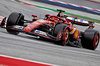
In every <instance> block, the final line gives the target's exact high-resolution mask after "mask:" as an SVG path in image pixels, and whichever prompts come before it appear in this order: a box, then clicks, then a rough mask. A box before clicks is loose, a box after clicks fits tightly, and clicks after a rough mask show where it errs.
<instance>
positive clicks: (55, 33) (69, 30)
mask: <svg viewBox="0 0 100 66" xmlns="http://www.w3.org/2000/svg"><path fill="white" fill-rule="evenodd" d="M58 11H59V13H58V14H57V16H56V15H50V14H46V15H45V18H44V19H36V18H35V17H37V16H36V15H32V16H33V19H32V20H31V21H30V20H25V19H24V15H23V14H22V13H17V12H13V13H11V14H10V15H9V17H8V19H6V18H0V19H1V27H6V30H7V32H8V33H11V34H16V35H17V34H19V33H20V32H23V33H26V34H29V35H33V36H40V38H48V39H50V40H54V41H55V42H59V43H60V44H62V45H67V44H71V45H73V46H74V45H75V46H79V45H82V47H83V48H87V49H91V50H95V49H96V48H97V46H98V44H99V32H98V31H96V30H93V28H94V26H93V22H89V21H84V20H79V19H77V18H71V17H69V16H66V15H63V14H62V13H61V12H64V11H63V10H58ZM25 23H29V24H28V25H26V24H25ZM73 24H79V25H84V26H89V28H88V29H86V30H85V31H84V32H81V31H79V30H78V29H77V28H76V27H75V26H73Z"/></svg>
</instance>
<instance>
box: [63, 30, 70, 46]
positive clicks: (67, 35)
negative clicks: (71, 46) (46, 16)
mask: <svg viewBox="0 0 100 66" xmlns="http://www.w3.org/2000/svg"><path fill="white" fill-rule="evenodd" d="M68 37H69V31H68V30H66V32H65V33H64V35H63V41H62V44H63V45H64V46H65V45H66V44H67V43H68Z"/></svg>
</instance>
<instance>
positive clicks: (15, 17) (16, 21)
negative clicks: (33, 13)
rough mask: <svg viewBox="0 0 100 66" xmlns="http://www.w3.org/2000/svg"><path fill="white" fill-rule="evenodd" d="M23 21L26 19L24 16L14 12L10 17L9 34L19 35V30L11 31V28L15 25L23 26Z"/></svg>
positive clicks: (8, 23)
mask: <svg viewBox="0 0 100 66" xmlns="http://www.w3.org/2000/svg"><path fill="white" fill-rule="evenodd" d="M22 19H24V15H23V14H21V13H17V12H13V13H11V14H10V15H9V17H8V20H7V25H6V27H7V29H6V30H7V32H8V33H11V34H15V35H17V34H19V31H17V30H12V29H9V28H8V27H9V26H13V25H23V24H24V23H23V22H22V21H21V20H22Z"/></svg>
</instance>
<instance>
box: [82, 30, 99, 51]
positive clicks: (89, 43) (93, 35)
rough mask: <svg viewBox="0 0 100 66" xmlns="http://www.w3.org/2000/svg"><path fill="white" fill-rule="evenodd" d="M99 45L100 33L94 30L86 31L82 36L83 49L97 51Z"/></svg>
mask: <svg viewBox="0 0 100 66" xmlns="http://www.w3.org/2000/svg"><path fill="white" fill-rule="evenodd" d="M98 44H99V32H98V31H96V30H93V29H86V30H85V32H84V33H83V36H82V46H83V48H87V49H91V50H95V49H96V48H97V46H98Z"/></svg>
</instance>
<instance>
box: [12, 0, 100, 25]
mask: <svg viewBox="0 0 100 66" xmlns="http://www.w3.org/2000/svg"><path fill="white" fill-rule="evenodd" d="M14 1H20V2H22V1H21V0H14ZM35 6H36V7H39V8H43V9H47V10H51V11H54V12H58V11H57V10H56V9H51V8H47V7H43V6H38V5H35ZM63 13H64V14H66V15H69V16H74V17H77V18H80V19H84V20H88V21H92V22H97V23H100V20H99V19H94V18H91V17H87V16H81V15H77V14H72V13H68V12H63Z"/></svg>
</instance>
